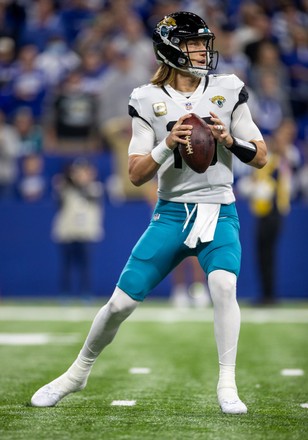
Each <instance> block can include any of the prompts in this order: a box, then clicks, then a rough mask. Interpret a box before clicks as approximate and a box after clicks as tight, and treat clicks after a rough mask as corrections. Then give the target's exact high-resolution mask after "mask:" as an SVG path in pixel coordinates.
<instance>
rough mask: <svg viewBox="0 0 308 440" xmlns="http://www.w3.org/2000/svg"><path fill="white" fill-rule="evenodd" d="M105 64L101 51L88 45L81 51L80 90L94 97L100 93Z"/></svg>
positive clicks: (105, 68)
mask: <svg viewBox="0 0 308 440" xmlns="http://www.w3.org/2000/svg"><path fill="white" fill-rule="evenodd" d="M106 70H107V66H106V64H105V62H104V59H103V54H102V51H101V50H99V49H96V48H92V47H89V48H88V49H85V50H84V51H83V52H82V53H81V66H80V71H81V74H82V81H81V90H83V91H84V92H85V93H90V94H91V95H93V96H94V97H95V96H97V95H98V94H99V93H100V90H101V88H102V85H103V80H104V76H105V73H106Z"/></svg>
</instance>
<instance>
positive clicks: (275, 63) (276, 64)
mask: <svg viewBox="0 0 308 440" xmlns="http://www.w3.org/2000/svg"><path fill="white" fill-rule="evenodd" d="M267 73H270V74H272V75H275V78H276V83H277V88H278V89H280V90H281V94H284V96H285V98H286V99H288V93H289V90H290V78H289V73H288V71H287V68H286V66H285V65H284V64H283V63H282V62H281V59H280V52H279V49H278V47H277V45H275V44H274V43H272V42H271V41H263V42H260V44H259V45H258V48H257V53H256V59H255V63H254V65H253V68H252V69H251V72H250V75H249V83H250V86H251V87H252V89H254V90H256V91H257V92H260V84H261V82H262V78H263V76H264V75H266V74H267Z"/></svg>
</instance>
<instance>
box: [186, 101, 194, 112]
mask: <svg viewBox="0 0 308 440" xmlns="http://www.w3.org/2000/svg"><path fill="white" fill-rule="evenodd" d="M185 108H186V110H191V109H192V103H191V102H186V104H185Z"/></svg>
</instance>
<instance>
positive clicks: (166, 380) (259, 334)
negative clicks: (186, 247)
mask: <svg viewBox="0 0 308 440" xmlns="http://www.w3.org/2000/svg"><path fill="white" fill-rule="evenodd" d="M96 310H97V307H96V308H94V307H93V308H92V307H83V308H79V307H48V308H47V307H30V306H27V305H25V306H23V307H16V306H6V305H2V306H1V307H0V359H1V376H0V390H1V394H0V396H1V397H0V439H1V440H8V439H10V440H11V439H16V440H17V439H23V440H28V439H29V440H44V439H46V440H47V439H48V440H56V439H59V440H66V439H67V440H75V439H76V440H77V439H78V440H79V439H91V440H92V439H106V440H113V439H114V440H118V439H131V440H141V439H142V440H152V439H157V440H164V439H166V440H167V439H168V440H185V439H190V440H195V439H198V440H199V439H206V440H214V439H215V440H216V439H219V440H220V439H222V440H224V439H228V440H229V439H230V440H233V439H234V440H235V439H245V440H246V439H248V440H249V439H251V440H264V439H273V440H280V439H285V440H296V439H300V440H305V439H307V438H308V408H307V407H303V406H304V405H303V406H301V405H302V404H308V380H307V374H308V338H307V335H308V332H307V330H308V308H307V307H305V306H304V307H301V308H296V307H293V308H286V307H282V308H278V309H266V310H265V309H264V310H261V309H248V308H243V309H242V317H243V323H242V330H241V338H240V344H239V352H238V368H237V378H238V379H237V381H238V388H239V391H240V396H241V398H242V399H243V401H244V402H245V403H246V404H247V406H248V411H249V412H248V414H247V415H241V416H234V415H233V416H232V415H224V414H222V413H221V411H220V409H219V407H218V405H217V401H216V392H215V388H216V382H217V355H216V347H215V344H214V336H213V323H212V310H211V309H208V310H205V311H201V310H188V311H181V312H179V311H176V310H173V309H171V308H170V307H169V306H165V307H156V306H153V305H148V306H147V305H146V304H145V305H142V306H141V307H140V308H139V309H138V310H137V311H136V312H135V314H134V315H133V316H132V317H131V318H130V319H129V320H128V321H126V322H125V323H124V324H123V326H122V328H121V329H120V332H119V334H118V336H117V338H116V340H115V341H114V343H113V344H112V345H111V346H109V347H108V348H107V349H106V350H105V352H104V353H103V354H102V355H101V357H100V358H99V360H98V361H97V363H96V364H95V366H94V368H93V370H92V374H91V376H90V379H89V382H88V386H87V388H86V389H85V390H84V391H82V392H81V393H76V394H74V395H70V396H68V397H67V398H65V399H64V400H63V401H62V402H61V403H60V404H59V405H58V406H57V407H55V408H43V409H40V408H32V407H31V406H30V405H29V401H30V398H31V395H32V394H33V392H34V391H36V390H37V388H38V387H40V386H42V385H43V384H45V383H46V382H47V381H50V380H52V379H54V378H55V377H56V376H57V375H59V374H61V373H62V372H64V370H65V369H66V368H67V367H68V366H69V365H70V363H71V362H72V361H73V360H74V358H75V356H76V354H77V353H78V351H79V349H80V347H81V344H82V343H83V341H84V338H85V336H86V334H87V332H88V329H89V326H90V323H91V320H92V318H93V316H94V314H95V312H96ZM131 368H144V369H145V368H146V369H148V370H146V371H144V370H142V372H143V374H132V373H131V371H130V370H131ZM285 369H289V370H290V369H292V370H294V369H297V370H298V369H299V370H300V371H299V373H301V375H297V376H294V375H291V376H290V375H286V376H285V375H282V374H281V372H282V370H285ZM144 373H147V374H144ZM114 401H129V402H133V403H134V405H132V406H114V405H112V402H114ZM307 406H308V405H307Z"/></svg>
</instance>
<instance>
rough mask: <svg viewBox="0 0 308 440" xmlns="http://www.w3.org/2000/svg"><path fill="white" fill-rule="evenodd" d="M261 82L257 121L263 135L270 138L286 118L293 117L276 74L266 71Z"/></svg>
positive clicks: (258, 95)
mask: <svg viewBox="0 0 308 440" xmlns="http://www.w3.org/2000/svg"><path fill="white" fill-rule="evenodd" d="M259 80H260V84H259V90H258V92H257V98H258V113H257V114H256V121H257V123H258V126H259V128H260V130H261V132H262V134H264V135H266V136H269V135H271V134H272V133H273V132H274V131H275V130H276V129H278V127H279V126H280V125H281V123H282V121H283V120H284V119H285V118H288V117H291V116H292V110H291V107H290V103H289V101H288V99H287V96H286V95H285V92H284V90H283V89H281V87H280V86H279V83H278V81H277V73H276V72H274V71H266V72H265V71H264V73H263V75H262V76H261V77H260V78H259Z"/></svg>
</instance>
